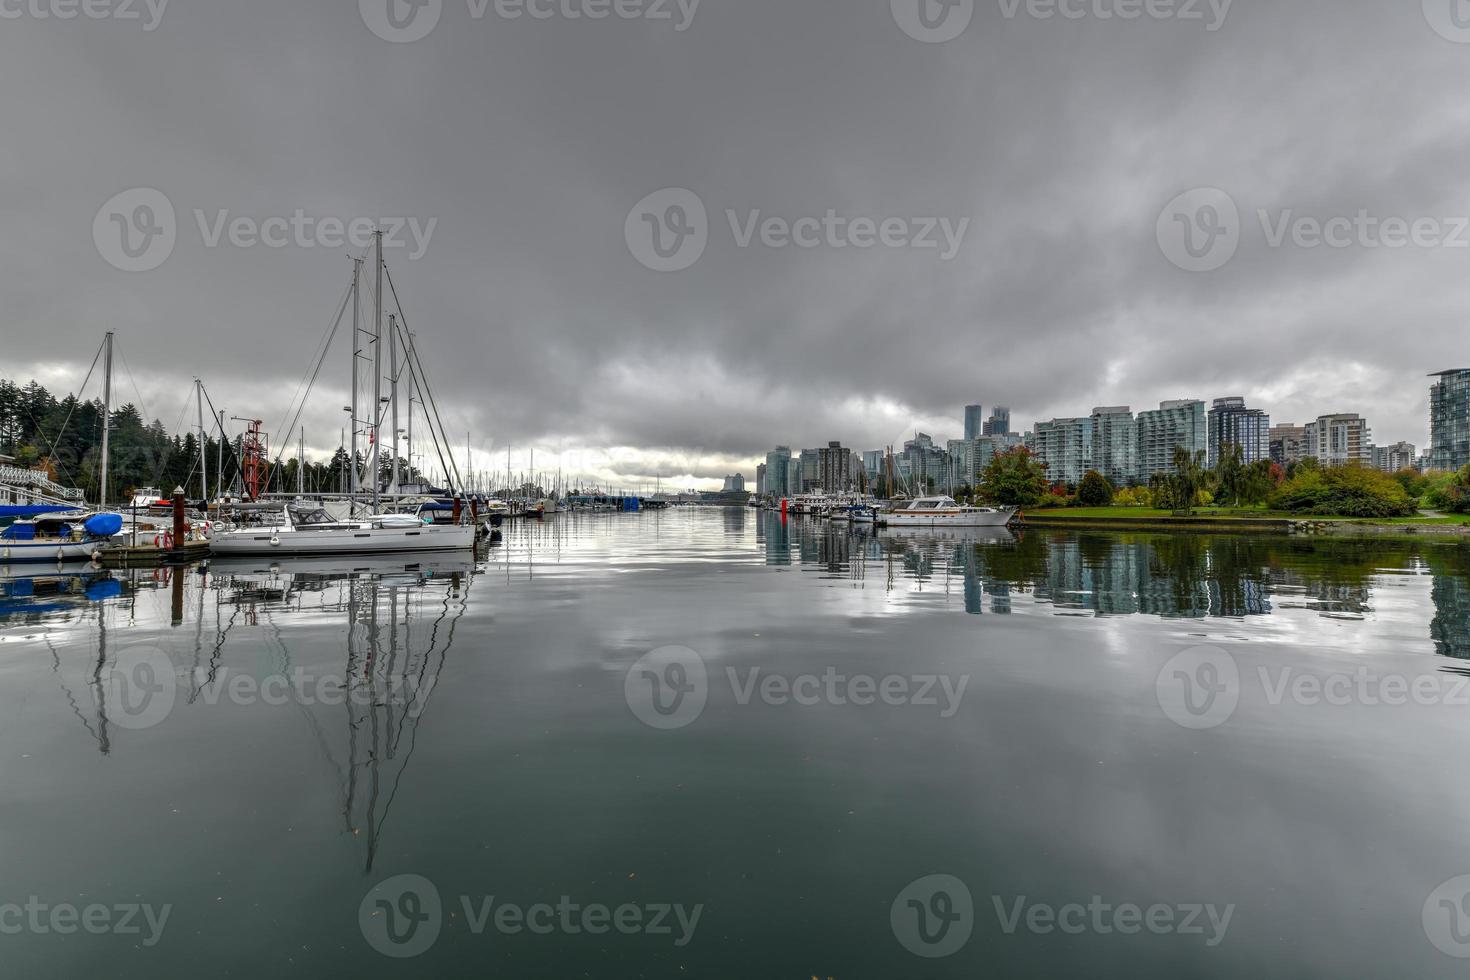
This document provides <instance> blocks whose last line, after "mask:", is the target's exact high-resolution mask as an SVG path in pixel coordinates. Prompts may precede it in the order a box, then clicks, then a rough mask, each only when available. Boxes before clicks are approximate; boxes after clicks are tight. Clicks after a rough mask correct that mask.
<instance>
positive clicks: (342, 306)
mask: <svg viewBox="0 0 1470 980" xmlns="http://www.w3.org/2000/svg"><path fill="white" fill-rule="evenodd" d="M351 298H352V285H351V283H349V284H348V285H347V286H346V288H344V289H343V290H342V301H341V302H340V303H338V304H337V306H338V309H337V318H336V322H335V323H333V324H332V328H331V330H329V331H328V332H327V339H326V343H324V344H322V345H321V347H320V348H319V349H318V352H317V355H316V368H315V369H314V370H313V369H308V370H307V371H306V372H304V373H303V374H302V376H301V380H300V381H298V382H297V383H296V392H295V394H293V395H292V396H291V400H290V401H289V402H287V403H286V412H285V414H286V415H289V414H290V413H291V409H292V407H293V406H296V399H297V398H298V397H299V398H300V399H301V405H300V407H297V408H296V417H297V418H300V416H301V409H302V408H304V407H305V406H306V396H305V395H303V394H302V391H301V389H302V388H303V387H306V393H307V394H310V393H311V388H310V386H309V384H314V383H315V382H316V376H317V374H318V373H320V371H321V369H322V361H323V360H325V359H326V356H327V351H328V350H329V349H331V346H332V338H333V337H335V336H336V335H337V327H338V326H339V325H341V323H342V315H343V313H345V312H346V310H347V301H348V300H349V299H351ZM307 363H308V364H310V363H312V362H311V361H307ZM308 377H310V379H311V381H310V383H308V381H307V378H308ZM281 421H282V422H284V421H285V416H284V415H283V416H282V419H281ZM295 430H296V424H295V422H294V420H293V422H292V424H291V428H290V430H289V431H288V432H287V433H286V438H287V440H289V439H290V438H291V433H292V432H294V431H295ZM273 431H276V432H280V431H281V428H280V427H279V426H277V427H276V428H275V430H273ZM284 452H285V450H284V449H283V450H282V453H283V454H284ZM278 458H279V457H278ZM272 469H274V466H272ZM266 481H267V482H266V486H270V482H269V481H270V476H269V474H267V477H266Z"/></svg>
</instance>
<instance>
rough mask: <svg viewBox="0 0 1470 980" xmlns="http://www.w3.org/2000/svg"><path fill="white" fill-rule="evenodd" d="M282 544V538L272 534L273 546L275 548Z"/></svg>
mask: <svg viewBox="0 0 1470 980" xmlns="http://www.w3.org/2000/svg"><path fill="white" fill-rule="evenodd" d="M280 543H281V539H280V537H279V536H277V535H274V534H272V535H271V546H272V547H274V546H276V545H278V544H280Z"/></svg>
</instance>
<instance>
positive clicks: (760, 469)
mask: <svg viewBox="0 0 1470 980" xmlns="http://www.w3.org/2000/svg"><path fill="white" fill-rule="evenodd" d="M755 495H756V496H757V497H764V496H765V495H766V464H765V463H761V464H760V465H758V466H757V467H756V468H755Z"/></svg>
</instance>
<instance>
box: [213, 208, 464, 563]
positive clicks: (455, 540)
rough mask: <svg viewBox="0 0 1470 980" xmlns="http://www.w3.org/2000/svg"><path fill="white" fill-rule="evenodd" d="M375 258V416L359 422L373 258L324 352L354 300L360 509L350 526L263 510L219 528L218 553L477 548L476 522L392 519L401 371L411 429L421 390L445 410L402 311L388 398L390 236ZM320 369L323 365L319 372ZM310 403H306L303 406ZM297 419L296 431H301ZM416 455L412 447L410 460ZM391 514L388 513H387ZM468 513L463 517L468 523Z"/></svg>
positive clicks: (355, 491)
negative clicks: (385, 452) (385, 454)
mask: <svg viewBox="0 0 1470 980" xmlns="http://www.w3.org/2000/svg"><path fill="white" fill-rule="evenodd" d="M376 239H377V241H376V256H375V259H374V262H375V265H376V273H377V288H376V291H375V292H374V297H373V298H374V314H373V329H372V332H371V335H370V336H371V338H372V339H371V344H372V349H373V357H372V364H373V374H374V378H373V406H372V413H371V418H369V419H359V418H358V409H359V406H358V390H357V388H358V376H357V374H358V358H359V352H358V349H357V346H358V332H359V321H360V307H361V288H362V265H363V262H364V261H365V259H366V256H363V257H361V258H358V259H356V260H355V261H354V263H353V272H352V286H351V288H350V289H349V290H348V295H346V296H344V297H343V299H342V305H341V307H340V308H339V309H338V312H337V322H336V323H335V324H333V326H332V330H331V334H330V335H329V336H328V340H327V343H326V344H324V345H323V347H322V353H321V358H322V360H325V358H326V356H327V354H328V352H329V350H330V348H331V337H332V336H335V334H336V331H337V328H338V327H339V326H340V325H341V322H342V318H343V317H344V316H345V315H346V313H347V308H348V305H349V302H350V304H351V307H352V320H353V322H352V344H351V345H350V346H351V347H352V404H351V405H350V406H348V409H347V410H348V411H349V412H350V413H351V416H352V425H353V428H352V453H351V456H350V457H349V458H350V459H351V460H352V463H351V469H352V496H351V499H352V501H353V506H352V508H351V511H352V512H351V513H349V515H348V517H347V518H346V519H345V520H344V519H342V518H340V517H334V516H333V515H331V514H330V513H328V512H327V510H326V509H325V508H323V507H322V505H321V504H319V503H308V502H305V501H303V500H300V499H298V500H296V501H292V502H291V503H283V504H282V505H281V506H280V507H279V509H274V508H267V509H265V510H264V512H261V511H260V510H256V512H255V513H254V514H253V515H251V516H252V520H251V522H250V523H249V524H248V525H245V526H240V527H235V528H231V529H229V530H220V531H216V532H214V533H213V535H212V537H211V539H210V550H211V551H212V552H213V553H214V554H217V555H276V554H279V555H367V554H383V553H388V552H405V551H446V550H459V549H464V550H468V549H471V548H473V547H474V545H475V538H476V536H477V534H478V530H479V529H478V528H476V527H475V526H474V525H473V524H471V523H467V522H465V521H464V520H463V519H461V520H460V521H458V522H455V523H447V524H438V523H434V522H433V519H432V517H430V516H428V514H427V513H426V510H425V507H424V506H418V507H416V508H415V510H414V512H412V513H393V512H391V511H392V506H391V505H392V503H393V502H396V501H400V500H401V495H400V494H399V470H400V465H401V457H400V456H399V453H398V440H397V433H398V385H399V379H400V378H401V377H403V374H402V371H401V370H400V367H402V368H403V369H406V371H407V372H408V374H407V376H408V378H409V379H410V382H409V383H410V396H409V397H410V415H409V418H410V427H411V426H412V403H413V400H414V397H413V390H414V389H417V390H418V391H420V392H421V393H422V394H423V395H424V396H425V397H426V398H427V399H428V403H427V407H428V408H429V409H432V412H433V414H432V415H431V416H430V418H431V419H432V420H433V421H437V417H438V408H437V407H436V406H435V405H434V403H433V395H432V393H431V392H430V391H429V390H428V388H427V385H425V384H423V383H422V375H423V364H422V363H421V362H420V361H419V359H418V353H417V351H416V350H415V347H414V343H413V336H414V335H413V334H412V333H410V332H409V331H408V328H407V324H406V322H403V321H402V315H403V309H402V307H401V306H399V307H398V313H397V314H395V315H390V316H389V317H388V337H387V340H388V344H389V352H390V353H389V356H390V358H391V364H390V372H389V375H388V377H389V379H390V384H391V388H390V394H389V395H388V396H386V397H385V396H383V395H382V393H381V391H382V382H383V364H382V349H383V340H384V337H383V301H384V299H385V293H384V277H385V276H386V275H387V267H386V266H385V264H384V262H383V233H382V232H381V231H379V232H378V233H377V235H376ZM387 286H388V288H389V289H392V290H393V297H394V302H395V304H396V303H397V290H396V289H395V288H394V287H393V282H392V279H391V277H390V278H389V279H388V283H387ZM400 329H401V330H402V332H403V335H404V336H403V345H402V346H403V351H404V354H405V356H406V361H405V362H404V363H403V364H402V365H400V363H399V357H398V353H399V347H400V344H399V336H400ZM320 366H321V365H320V363H318V365H317V367H318V368H320ZM304 403H305V400H304V398H303V402H302V407H304ZM385 406H389V411H390V412H391V418H390V419H389V420H388V421H389V432H390V433H392V438H391V446H392V449H391V459H392V478H391V481H390V485H389V489H388V493H387V503H388V504H389V506H388V507H386V508H385V507H384V506H383V505H384V503H385V501H384V499H383V492H382V490H383V488H382V485H381V480H380V479H379V475H378V474H379V466H378V456H379V451H380V449H381V447H382V442H383V439H382V432H381V430H382V423H383V421H384V419H383V412H384V408H385ZM296 414H297V417H298V418H299V417H300V414H301V408H300V407H298V409H297V413H296ZM363 422H365V423H366V424H367V426H368V427H369V440H370V442H369V445H370V447H371V451H370V453H369V456H368V460H367V474H368V478H369V479H371V481H372V506H371V510H370V511H369V512H368V513H367V514H366V515H363V516H358V515H357V514H356V506H357V504H356V502H357V498H358V495H359V493H360V492H361V481H362V479H363V474H360V473H359V472H358V470H357V463H356V460H357V458H358V457H357V444H358V443H357V440H358V432H359V430H358V425H359V423H363ZM295 427H296V426H295V422H294V420H293V422H292V425H291V426H290V428H291V429H293V430H294V429H295ZM430 434H431V435H432V436H433V437H434V439H435V443H436V445H440V444H442V445H444V446H447V445H448V438H447V437H446V434H445V433H444V432H443V426H442V425H440V426H439V427H438V430H437V431H436V430H435V428H434V426H433V425H432V424H431V426H430ZM302 443H303V445H302V451H301V457H302V459H304V458H305V446H304V443H305V437H304V435H303V436H302ZM411 445H412V444H411V443H410V447H411ZM411 458H412V450H411V448H410V459H411ZM445 470H446V476H450V477H452V478H457V476H458V471H457V469H455V468H454V461H453V457H452V455H451V457H450V458H449V460H448V463H447V465H446V466H445ZM385 511H386V512H385ZM464 516H467V515H461V517H462V518H463V517H464Z"/></svg>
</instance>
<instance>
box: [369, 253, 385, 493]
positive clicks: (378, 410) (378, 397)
mask: <svg viewBox="0 0 1470 980" xmlns="http://www.w3.org/2000/svg"><path fill="white" fill-rule="evenodd" d="M373 237H374V238H376V239H377V254H376V258H375V259H374V262H375V263H376V264H377V267H378V272H377V275H378V291H377V293H375V294H374V295H373V459H372V466H371V467H369V470H368V476H369V477H370V478H371V479H372V481H373V513H375V514H376V513H377V512H378V504H379V500H380V488H381V487H382V481H380V480H379V479H378V453H379V452H380V451H381V450H382V448H383V433H382V431H381V428H382V426H380V425H379V424H378V422H379V420H380V419H382V417H383V231H382V229H379V230H378V231H377V233H376V234H375V235H374V236H373Z"/></svg>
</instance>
